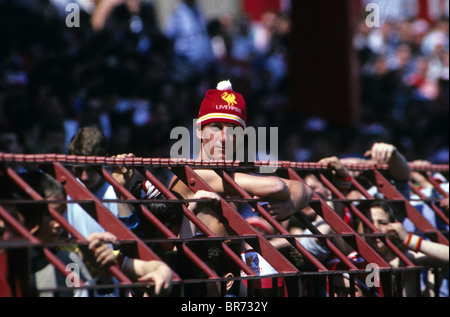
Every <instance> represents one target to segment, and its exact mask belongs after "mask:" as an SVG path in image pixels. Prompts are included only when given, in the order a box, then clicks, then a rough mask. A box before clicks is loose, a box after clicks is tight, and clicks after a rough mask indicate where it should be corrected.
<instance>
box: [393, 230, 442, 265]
mask: <svg viewBox="0 0 450 317" xmlns="http://www.w3.org/2000/svg"><path fill="white" fill-rule="evenodd" d="M386 229H387V230H388V231H392V232H395V233H396V235H397V238H398V239H400V240H401V241H402V242H403V244H404V245H406V246H407V247H409V248H410V249H411V250H413V251H416V254H412V255H413V258H414V260H415V262H416V264H426V263H427V262H430V261H429V260H437V261H439V263H443V264H448V263H449V248H448V246H447V245H444V244H441V243H436V242H432V241H428V240H422V242H421V243H416V244H415V243H413V242H414V241H418V237H415V239H414V241H413V240H411V239H410V234H409V233H408V232H407V231H406V230H405V228H404V227H403V226H402V224H401V223H399V222H396V223H390V224H388V225H387V227H386ZM410 240H411V241H410ZM414 245H417V248H415V249H414V248H413V247H414ZM419 262H420V263H419Z"/></svg>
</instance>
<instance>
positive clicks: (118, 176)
mask: <svg viewBox="0 0 450 317" xmlns="http://www.w3.org/2000/svg"><path fill="white" fill-rule="evenodd" d="M113 157H115V158H126V157H135V155H134V154H133V153H128V154H119V155H116V156H113ZM111 175H112V177H114V179H115V180H116V181H117V182H118V183H119V184H120V185H122V186H124V187H125V188H127V189H129V188H130V187H131V180H132V179H133V175H134V168H130V167H126V166H118V167H114V168H113V170H112V172H111Z"/></svg>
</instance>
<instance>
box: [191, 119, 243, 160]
mask: <svg viewBox="0 0 450 317" xmlns="http://www.w3.org/2000/svg"><path fill="white" fill-rule="evenodd" d="M236 128H238V129H236ZM235 129H236V130H235ZM240 130H241V129H240V127H239V126H238V125H236V124H231V123H222V122H217V123H210V124H207V125H205V126H204V127H203V128H202V130H201V131H198V132H197V133H198V137H199V138H201V140H202V151H203V156H206V157H203V158H204V159H207V160H225V159H226V160H232V159H233V154H234V153H235V151H236V147H237V143H238V142H239V141H240V140H241V137H242V136H241V135H240V133H239V132H240Z"/></svg>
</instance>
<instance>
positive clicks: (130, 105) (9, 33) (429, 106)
mask: <svg viewBox="0 0 450 317" xmlns="http://www.w3.org/2000/svg"><path fill="white" fill-rule="evenodd" d="M59 2H61V3H64V1H51V0H47V1H27V0H22V1H8V0H3V1H0V38H1V49H0V132H1V136H2V137H1V138H0V139H1V140H0V151H5V152H22V153H66V148H67V144H68V142H69V140H70V138H71V137H72V136H73V135H74V134H75V132H76V131H77V130H78V128H80V127H82V126H86V125H97V126H100V127H101V128H102V130H103V131H104V133H105V135H106V136H107V137H108V139H109V141H110V153H128V152H133V153H135V154H136V155H137V156H143V157H169V152H170V147H171V145H172V144H173V143H174V142H175V141H174V140H170V131H171V130H172V129H173V128H174V127H176V126H188V127H189V126H191V125H192V119H194V118H195V117H196V114H197V112H198V107H199V105H200V103H201V99H202V97H203V94H204V92H205V91H206V89H207V87H213V86H214V85H215V83H217V82H219V81H220V80H223V79H230V80H232V82H233V87H234V88H235V90H236V91H239V92H240V93H242V94H243V95H244V96H245V97H246V101H247V105H248V109H249V113H251V114H252V116H251V117H250V118H249V125H250V126H255V127H256V126H266V127H269V126H273V125H274V120H276V121H275V123H279V122H286V123H289V124H290V122H295V126H296V128H295V129H293V128H290V129H283V127H282V126H280V135H279V142H280V144H279V159H282V160H292V161H316V160H318V159H320V158H322V157H326V156H331V155H338V156H345V155H360V156H362V154H363V153H364V150H365V149H366V148H367V147H368V144H372V143H373V141H374V140H376V141H384V142H388V143H391V144H395V145H396V146H397V147H398V148H399V150H400V151H401V152H402V153H404V155H405V157H406V158H407V160H414V159H418V158H421V159H427V160H429V161H431V162H433V163H448V150H449V149H448V143H449V141H448V132H449V131H448V118H449V116H448V108H449V104H448V79H449V68H448V67H449V59H448V48H449V44H448V32H449V29H448V16H445V15H444V17H442V18H441V19H437V20H436V21H432V22H427V21H424V20H418V19H408V20H401V21H389V20H386V21H383V23H382V25H381V26H380V27H375V28H370V27H368V26H367V24H366V23H365V14H367V12H361V19H360V23H358V25H357V27H356V29H355V30H354V31H355V33H354V47H355V50H356V51H357V56H358V60H359V66H360V69H359V72H360V76H359V78H360V81H359V95H360V107H361V113H362V114H361V118H360V120H359V122H358V124H357V126H355V127H351V128H348V127H345V128H344V127H339V126H335V125H334V124H333V123H332V122H328V121H326V120H324V119H322V118H316V117H307V116H304V115H301V114H299V113H295V112H293V111H291V110H290V102H289V89H291V87H293V86H292V83H291V82H290V76H289V66H288V63H289V58H290V57H289V41H291V22H292V21H291V18H290V16H289V14H288V12H287V13H275V12H267V13H265V14H264V15H263V16H262V18H261V20H260V21H252V20H251V19H250V18H249V17H248V16H246V15H245V14H242V15H240V16H237V17H233V16H231V15H229V14H223V15H221V16H219V17H217V18H216V19H213V20H205V19H204V18H202V16H203V15H202V12H201V11H192V12H195V14H191V16H190V17H189V10H186V9H185V10H184V12H183V10H182V9H180V7H178V8H174V12H173V14H174V16H175V15H176V14H178V16H176V18H174V19H172V18H169V19H168V20H169V21H167V23H166V24H165V25H163V24H162V23H158V21H157V18H156V13H155V12H156V10H155V6H156V5H157V4H154V3H153V2H150V1H148V2H142V3H141V4H139V1H135V0H127V1H122V0H119V1H115V0H114V1H103V7H105V5H104V3H108V5H109V6H110V8H109V9H108V10H109V11H108V10H106V11H103V12H100V14H99V12H98V11H97V12H96V10H97V9H98V10H100V8H101V6H102V1H93V2H91V3H90V4H91V10H83V7H82V10H81V11H80V25H79V27H68V26H67V25H66V23H65V22H66V17H67V14H68V12H65V10H64V9H65V7H64V6H60V7H58V5H57V4H58V3H59ZM79 3H89V1H79ZM182 3H183V4H184V5H185V6H188V7H191V6H194V7H195V1H184V2H182ZM103 9H105V8H103ZM105 12H106V13H105ZM186 12H187V13H186ZM102 14H103V16H102ZM183 15H185V16H183ZM189 19H191V20H189ZM195 19H197V20H195ZM177 23H178V24H179V25H177ZM180 24H181V26H183V28H180ZM183 30H184V33H185V34H182V33H183ZM186 30H187V31H186ZM177 36H178V37H182V36H184V37H185V38H184V39H182V40H180V39H179V38H177ZM201 39H207V42H204V49H202V50H196V51H195V52H193V50H192V45H195V44H196V43H199V41H201ZM209 44H210V46H211V47H210V48H209V47H208V46H209ZM183 50H187V51H189V52H190V53H191V55H194V54H197V56H188V55H186V53H184V52H183ZM280 116H281V118H280ZM287 118H289V120H287ZM285 131H290V132H289V133H287V132H285ZM291 131H295V132H294V133H292V132H291Z"/></svg>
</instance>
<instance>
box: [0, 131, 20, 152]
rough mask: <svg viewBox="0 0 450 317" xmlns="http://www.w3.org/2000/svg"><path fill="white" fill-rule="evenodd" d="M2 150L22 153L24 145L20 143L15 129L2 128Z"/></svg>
mask: <svg viewBox="0 0 450 317" xmlns="http://www.w3.org/2000/svg"><path fill="white" fill-rule="evenodd" d="M0 152H6V153H22V152H23V147H22V145H21V144H20V140H19V135H18V133H17V132H16V131H14V130H13V129H6V128H5V129H1V130H0Z"/></svg>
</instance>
